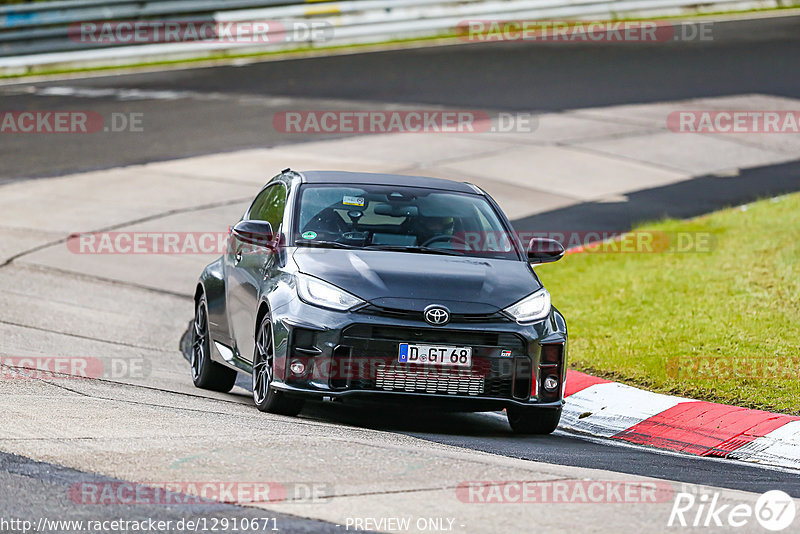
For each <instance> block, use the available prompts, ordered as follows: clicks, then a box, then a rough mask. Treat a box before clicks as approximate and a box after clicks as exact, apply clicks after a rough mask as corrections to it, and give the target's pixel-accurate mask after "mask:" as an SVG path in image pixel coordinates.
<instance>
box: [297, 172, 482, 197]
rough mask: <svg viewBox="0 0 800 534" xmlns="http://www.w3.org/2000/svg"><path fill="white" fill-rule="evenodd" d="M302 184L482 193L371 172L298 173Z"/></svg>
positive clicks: (450, 182)
mask: <svg viewBox="0 0 800 534" xmlns="http://www.w3.org/2000/svg"><path fill="white" fill-rule="evenodd" d="M299 174H300V176H301V177H302V181H303V183H307V184H371V185H405V186H411V187H427V188H430V189H444V190H446V191H457V192H461V193H472V194H482V191H481V190H480V189H478V188H477V187H475V186H474V185H472V184H469V183H467V182H455V181H453V180H445V179H443V178H430V177H427V176H404V175H402V174H382V173H371V172H346V171H303V172H300V173H299Z"/></svg>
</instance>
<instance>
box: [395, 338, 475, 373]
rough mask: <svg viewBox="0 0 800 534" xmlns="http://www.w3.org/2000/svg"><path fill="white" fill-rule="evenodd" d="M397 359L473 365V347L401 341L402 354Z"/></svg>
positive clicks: (436, 363)
mask: <svg viewBox="0 0 800 534" xmlns="http://www.w3.org/2000/svg"><path fill="white" fill-rule="evenodd" d="M397 361H398V362H400V363H420V364H434V365H449V366H453V367H472V347H453V346H451V345H413V344H411V343H400V354H399V355H398V356H397Z"/></svg>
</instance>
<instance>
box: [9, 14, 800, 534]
mask: <svg viewBox="0 0 800 534" xmlns="http://www.w3.org/2000/svg"><path fill="white" fill-rule="evenodd" d="M799 20H800V19H796V18H786V19H777V20H773V21H769V22H765V21H755V22H737V23H730V24H727V25H719V26H718V27H719V28H720V30H719V31H720V33H719V34H716V35H715V40H714V41H713V42H694V43H669V44H658V45H631V44H619V45H611V44H609V45H598V44H593V45H591V46H585V45H541V44H536V45H531V44H525V43H494V44H485V45H473V44H463V45H454V46H446V47H434V48H429V49H425V48H422V49H409V50H399V51H388V52H379V53H370V54H353V55H343V56H334V57H327V58H311V59H300V60H287V61H274V62H265V63H255V64H250V65H245V66H238V67H235V66H224V67H214V68H196V69H185V70H173V71H166V72H157V73H141V74H130V75H125V76H115V77H107V76H100V77H92V78H85V79H73V80H61V81H51V82H47V83H42V82H38V83H35V84H31V83H26V82H20V84H17V85H7V86H4V87H0V99H2V109H3V110H9V109H17V110H23V109H25V110H29V109H52V110H57V109H73V110H79V109H91V110H94V111H99V112H101V113H110V112H117V111H122V110H124V111H136V112H143V113H145V116H146V117H147V120H148V124H147V126H148V128H147V131H148V135H146V136H141V135H138V136H137V135H136V134H119V135H101V134H98V135H95V136H93V137H91V138H86V137H81V136H65V137H59V136H55V135H27V136H24V135H22V136H14V137H4V138H3V139H2V143H0V161H2V168H1V169H0V179H5V180H9V179H22V178H35V177H43V176H53V175H59V174H66V173H71V172H78V171H82V170H89V169H100V168H108V167H115V166H120V165H127V164H134V163H141V162H149V161H156V160H165V159H173V158H179V157H186V156H193V155H198V154H205V153H215V152H221V151H229V150H236V149H242V148H251V147H264V146H276V145H281V144H287V143H292V142H299V141H306V140H308V139H309V137H308V136H305V137H304V136H302V135H298V136H292V137H287V136H285V135H281V134H277V133H276V132H274V130H272V129H271V128H266V127H265V124H266V125H269V124H271V119H272V116H273V115H274V113H276V112H277V111H279V110H281V109H297V108H298V107H303V108H308V109H315V108H316V109H332V108H339V109H381V108H383V107H386V106H387V105H390V104H396V103H412V104H426V105H446V106H449V107H469V108H482V109H488V110H524V111H537V110H538V111H556V110H564V109H573V108H585V107H593V106H607V105H614V104H628V103H636V102H656V101H664V100H676V99H685V98H696V97H706V96H721V95H729V94H741V93H765V94H772V95H780V96H787V97H793V98H798V97H800V69H798V68H797V66H798V61H799V60H798V50H800V31H798V30H800V22H798V21H799ZM61 86H69V87H73V88H74V87H77V88H95V89H96V88H113V89H122V90H124V89H136V90H139V91H177V92H182V93H183V94H184V96H185V97H182V98H177V99H174V100H171V99H164V98H148V97H146V96H143V97H139V98H128V99H121V98H120V97H119V94H116V93H115V94H114V95H110V96H92V97H91V98H89V97H86V96H74V95H72V96H71V95H64V96H49V97H47V98H43V97H42V96H38V95H36V94H35V93H36V92H37V91H40V90H41V89H42V88H46V87H61ZM208 95H213V97H209V96H208ZM276 98H277V99H276ZM320 138H321V137H320V136H318V135H316V136H313V139H314V140H319V139H320ZM753 177H757V178H759V179H758V180H752V179H747V178H753ZM754 184H755V185H754ZM797 189H800V166H799V165H798V164H797V163H790V164H784V165H775V166H770V167H764V168H761V169H752V170H748V171H746V172H744V173H742V175H741V176H740V177H732V178H719V177H700V178H696V179H693V180H690V181H689V182H684V183H680V184H676V185H672V186H667V187H665V188H659V189H652V190H647V191H641V192H639V193H634V194H632V195H629V201H628V202H627V203H624V205H623V204H614V203H603V204H592V203H588V204H582V205H579V206H575V207H570V208H565V209H563V210H556V211H554V212H549V213H544V214H539V215H535V216H533V217H529V218H527V219H524V220H523V221H517V223H518V225H519V226H520V227H531V226H537V227H542V225H543V226H544V227H551V228H572V229H575V230H580V229H581V228H583V227H586V228H592V229H599V228H609V229H615V230H623V229H625V228H627V227H629V226H630V224H632V223H633V222H635V221H637V220H641V219H642V218H655V217H659V216H662V215H665V214H668V215H672V216H690V215H695V214H698V213H704V212H707V211H711V210H713V209H715V208H718V207H720V206H723V205H730V204H736V203H741V202H746V201H748V200H752V199H753V198H757V197H760V196H767V195H774V194H779V193H783V192H788V191H792V190H797ZM1 191H2V189H1V188H0V192H1ZM689 192H691V195H690V198H691V199H692V202H691V203H688V204H686V203H685V202H684V205H683V206H682V207H680V208H678V207H677V203H676V202H674V199H676V198H681V199H683V200H684V201H685V200H686V198H687V193H689ZM0 194H1V193H0ZM584 225H585V226H584ZM186 379H187V380H189V376H188V374H187V377H186ZM390 415H391V417H387V416H386V413H385V412H381V413H380V414H378V413H376V412H375V411H374V410H373V409H371V408H369V407H359V406H339V405H317V406H312V407H310V409H308V410H307V411H306V412H305V413H304V414H303V416H304V417H310V418H319V419H323V420H328V421H337V422H340V423H342V424H347V425H353V426H359V427H368V428H381V429H384V430H391V431H396V432H402V433H407V434H411V435H414V436H418V437H421V438H425V439H429V440H432V441H436V442H441V443H447V444H451V445H456V446H459V447H465V448H470V449H476V450H482V451H487V452H492V453H495V454H501V455H506V456H511V457H515V458H524V459H529V460H536V461H542V462H549V463H557V464H564V465H576V466H587V467H593V468H600V469H607V470H612V471H618V472H623V473H630V474H641V475H647V476H653V477H658V478H665V479H670V480H676V481H681V482H687V483H692V484H704V485H710V486H720V487H727V488H735V489H741V490H747V491H754V492H763V491H766V490H770V489H781V490H783V491H786V492H787V493H789V494H790V495H792V496H794V497H800V478H799V477H797V475H796V473H787V472H782V471H775V470H767V469H762V468H758V467H755V466H750V465H744V464H741V463H736V462H726V461H720V460H713V459H701V458H695V457H688V456H683V455H672V454H663V453H659V452H654V451H649V450H646V449H642V448H631V447H623V446H619V445H615V444H613V443H612V442H611V441H610V440H606V441H605V442H600V441H596V440H588V439H584V438H582V437H579V436H572V435H568V434H564V433H557V434H555V435H553V436H548V437H519V436H514V435H513V434H512V433H511V431H510V429H509V428H508V426H507V424H506V423H505V422H504V421H502V420H501V419H500V418H499V417H497V416H496V415H493V414H429V415H427V416H420V415H419V414H414V415H408V414H404V413H402V412H392V413H391V414H390ZM258 416H259V414H258V412H257V411H256V410H255V408H253V417H258ZM387 420H389V421H390V422H389V423H387V422H386V421H387ZM76 473H78V472H75V471H71V470H67V469H65V468H61V467H58V466H53V465H50V464H43V463H40V462H34V461H31V460H27V459H24V458H20V457H17V456H13V455H5V454H0V488H2V489H0V500H2V501H3V502H4V505H3V507H4V509H10V510H14V511H18V513H19V516H22V515H24V516H28V517H39V516H47V515H48V512H49V513H50V515H55V514H53V512H54V511H56V512H58V515H59V516H60V517H62V518H63V517H65V516H68V517H76V514H80V513H83V512H81V511H80V510H77V509H75V507H74V506H70V503H69V502H61V503H60V504H58V506H59V507H60V509H59V510H53V503H54V502H58V498H61V499H62V500H63V499H64V497H63V496H64V491H63V488H64V487H65V485H68V484H70V483H71V481H72V480H76V479H77V478H76V477H77V475H76ZM56 494H58V495H60V497H55V495H56ZM48 495H51V496H53V497H52V498H48V497H47V496H48ZM54 499H55V500H54ZM15 503H27V504H26V506H25V507H22V506H21V505H19V504H15ZM15 507H16V508H15ZM62 511H63V513H62ZM121 512H125V511H124V510H113V509H110V508H109V507H105V509H104V510H103V514H104V515H107V516H108V517H114V516H115V515H118V514H120V513H121ZM191 512H196V513H197V514H200V515H204V516H209V515H213V514H220V515H226V516H229V517H230V516H239V517H244V516H248V517H250V516H258V515H263V513H262V512H259V511H251V510H248V509H244V508H239V507H234V506H229V505H208V506H205V505H204V506H199V507H198V509H197V510H191ZM130 513H133V514H136V515H141V516H143V517H144V516H158V517H164V515H165V514H167V515H168V514H171V513H173V512H172V511H170V510H167V509H165V508H163V507H159V508H158V509H157V510H144V509H142V508H140V507H137V509H136V510H135V511H132V512H130ZM174 513H175V514H178V513H179V514H182V515H183V516H185V515H187V514H188V513H190V511H189V510H188V509H186V508H182V509H181V510H180V511H179V512H174ZM12 515H13V514H12ZM123 515H125V516H126V517H130V515H129V514H123ZM286 521H295V522H294V523H292V524H291V526H292V529H290V530H293V531H303V530H304V529H311V530H314V531H324V530H330V531H332V530H340V529H337V528H336V527H335V526H333V525H328V524H325V523H320V522H317V521H311V520H302V519H296V520H295V519H292V518H288V519H286Z"/></svg>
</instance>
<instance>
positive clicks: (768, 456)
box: [730, 421, 800, 469]
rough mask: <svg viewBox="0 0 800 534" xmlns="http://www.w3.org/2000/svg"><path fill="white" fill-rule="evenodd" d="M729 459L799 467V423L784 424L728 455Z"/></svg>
mask: <svg viewBox="0 0 800 534" xmlns="http://www.w3.org/2000/svg"><path fill="white" fill-rule="evenodd" d="M730 457H731V458H736V459H738V460H743V461H745V462H753V463H768V464H771V465H779V466H782V467H794V468H795V469H797V466H798V465H800V421H792V422H790V423H786V424H785V425H783V426H782V427H779V428H776V429H775V430H773V431H772V432H770V433H769V434H767V435H765V436H762V437H759V438H756V439H754V440H753V441H752V442H750V443H748V444H746V445H743V446H742V447H739V448H738V449H736V450H735V451H733V452H732V453H731V454H730Z"/></svg>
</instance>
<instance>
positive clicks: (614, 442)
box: [485, 397, 798, 474]
mask: <svg viewBox="0 0 800 534" xmlns="http://www.w3.org/2000/svg"><path fill="white" fill-rule="evenodd" d="M569 398H571V397H567V400H569ZM684 400H685V399H684ZM485 415H489V416H491V417H493V418H497V419H501V420H503V421H507V419H506V416H505V415H503V414H502V413H499V412H486V413H485ZM781 428H783V427H781ZM553 435H554V436H560V437H565V438H572V439H579V440H582V441H588V442H589V443H595V444H597V445H605V446H607V447H621V448H625V449H635V450H638V451H642V452H649V453H652V454H660V455H663V456H675V457H679V458H683V459H686V458H691V459H694V460H698V461H704V462H715V463H720V464H727V465H730V464H731V463H733V464H737V465H741V466H745V467H755V468H758V469H766V470H768V471H778V472H780V473H792V474H797V473H798V468H797V467H795V468H791V467H784V466H779V465H769V464H759V463H754V462H751V461H747V460H741V459H737V458H732V457H730V456H729V457H728V458H719V457H716V456H697V455H696V454H689V453H686V452H680V451H673V450H670V449H656V448H654V447H647V446H644V445H638V444H636V443H630V442H628V441H622V440H619V439H612V438H604V437H600V436H592V435H589V434H584V433H582V432H575V431H572V430H569V429H566V428H563V427H561V426H560V425H559V427H558V429H557V430H556V431H555V432H553ZM598 469H600V468H598Z"/></svg>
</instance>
